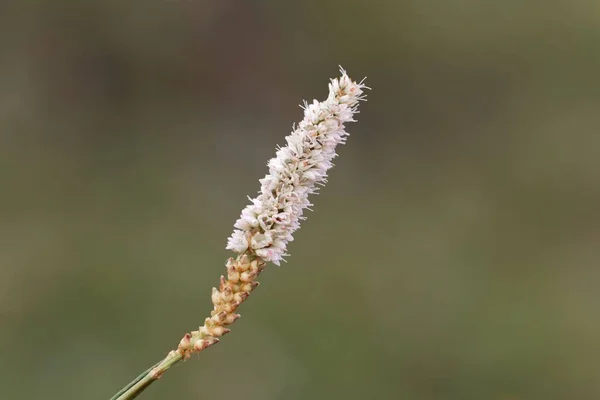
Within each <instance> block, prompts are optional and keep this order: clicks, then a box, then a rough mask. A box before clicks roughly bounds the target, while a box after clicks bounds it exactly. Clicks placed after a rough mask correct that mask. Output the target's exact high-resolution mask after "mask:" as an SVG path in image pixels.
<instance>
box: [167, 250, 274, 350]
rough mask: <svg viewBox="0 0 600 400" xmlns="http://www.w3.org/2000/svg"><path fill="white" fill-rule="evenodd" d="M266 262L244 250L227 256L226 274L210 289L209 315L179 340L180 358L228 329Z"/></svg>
mask: <svg viewBox="0 0 600 400" xmlns="http://www.w3.org/2000/svg"><path fill="white" fill-rule="evenodd" d="M265 266H266V263H265V261H263V260H262V259H260V258H256V257H254V256H252V255H249V254H247V253H244V254H241V255H240V256H238V257H237V258H235V259H234V258H230V259H229V260H227V264H226V267H227V276H221V280H220V282H219V287H218V288H213V290H212V296H211V299H212V303H213V310H212V312H211V313H210V317H208V318H206V319H205V320H204V325H202V326H201V327H200V328H199V329H198V330H197V331H193V332H191V333H186V334H185V336H184V337H183V338H182V339H181V342H180V343H179V346H178V348H177V352H178V353H179V354H181V356H182V358H184V359H186V358H189V357H190V356H191V355H192V354H193V353H197V352H200V351H202V350H204V349H206V348H207V347H210V346H212V345H213V344H216V343H218V342H219V338H220V337H221V336H223V335H225V334H227V333H229V332H230V329H229V328H228V326H229V325H231V324H232V323H233V322H235V321H236V320H237V319H238V318H239V317H240V315H239V314H236V313H235V311H236V309H237V308H238V307H239V306H240V304H242V303H243V302H244V301H245V300H246V299H247V298H248V296H250V293H251V292H252V291H253V290H254V289H256V287H257V286H258V285H259V283H258V282H257V281H256V278H257V277H258V275H260V273H261V272H262V270H263V269H264V268H265Z"/></svg>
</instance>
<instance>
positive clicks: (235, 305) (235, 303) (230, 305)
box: [223, 301, 240, 313]
mask: <svg viewBox="0 0 600 400" xmlns="http://www.w3.org/2000/svg"><path fill="white" fill-rule="evenodd" d="M239 305H240V302H238V301H232V302H231V303H227V304H225V305H224V306H223V309H224V310H225V312H227V313H232V312H234V311H235V309H236V308H238V306H239Z"/></svg>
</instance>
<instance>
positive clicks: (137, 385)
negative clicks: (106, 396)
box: [110, 351, 183, 400]
mask: <svg viewBox="0 0 600 400" xmlns="http://www.w3.org/2000/svg"><path fill="white" fill-rule="evenodd" d="M182 359H183V357H182V356H181V354H180V353H179V352H176V351H172V352H171V353H169V355H168V356H167V357H165V359H164V360H162V361H160V362H158V363H157V364H155V365H153V366H152V367H150V368H148V369H147V370H146V371H144V372H143V373H141V374H140V375H139V376H138V377H137V378H135V379H134V380H133V381H131V382H129V383H128V384H127V386H125V387H124V388H123V389H121V390H120V391H119V392H117V394H115V395H114V396H113V397H111V399H110V400H130V399H133V398H135V397H137V396H138V395H139V394H140V393H142V392H143V391H144V390H145V389H146V388H147V387H148V386H150V385H151V384H152V383H153V382H154V381H156V380H157V379H158V378H160V377H161V376H162V374H164V373H165V371H166V370H168V369H169V368H171V367H172V366H173V365H175V364H177V363H178V362H179V361H181V360H182Z"/></svg>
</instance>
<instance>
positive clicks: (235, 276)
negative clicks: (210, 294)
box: [227, 270, 240, 283]
mask: <svg viewBox="0 0 600 400" xmlns="http://www.w3.org/2000/svg"><path fill="white" fill-rule="evenodd" d="M227 278H228V279H229V282H231V283H237V282H238V281H239V280H240V273H239V272H237V271H236V270H233V271H231V272H229V273H228V274H227Z"/></svg>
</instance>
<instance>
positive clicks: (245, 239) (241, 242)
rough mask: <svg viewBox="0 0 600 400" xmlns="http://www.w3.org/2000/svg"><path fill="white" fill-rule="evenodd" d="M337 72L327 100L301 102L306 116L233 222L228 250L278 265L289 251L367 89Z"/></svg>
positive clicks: (343, 73) (325, 179)
mask: <svg viewBox="0 0 600 400" xmlns="http://www.w3.org/2000/svg"><path fill="white" fill-rule="evenodd" d="M341 73H342V76H341V77H340V78H337V79H332V80H331V83H330V84H329V96H328V97H327V100H325V101H323V102H318V101H317V100H314V101H313V103H311V104H308V103H305V104H304V107H303V108H304V119H303V120H302V121H301V122H300V123H299V124H298V126H297V127H295V128H294V130H293V131H292V133H291V134H290V135H288V136H287V137H286V138H285V141H286V143H287V144H286V146H284V147H281V148H280V149H279V150H277V152H276V156H275V158H273V159H271V160H270V161H269V162H268V163H267V166H268V168H269V173H268V174H267V175H266V176H265V177H264V178H263V179H261V180H260V183H261V189H260V192H259V195H258V196H257V197H256V198H254V199H251V204H249V205H248V206H247V207H246V208H245V209H244V210H243V211H242V214H241V216H240V218H239V219H238V220H237V221H236V223H235V224H234V227H235V228H236V229H235V230H234V232H233V234H232V235H231V236H230V237H229V239H228V241H227V249H230V250H232V251H234V252H236V253H239V254H242V253H246V252H250V253H252V254H254V255H256V256H257V257H259V258H261V259H262V260H263V261H266V262H268V261H270V262H273V263H274V264H276V265H279V264H280V263H281V261H282V260H283V257H284V256H286V255H287V253H286V251H287V244H288V243H289V242H291V241H292V240H293V237H292V234H293V233H294V232H295V231H296V230H297V229H298V228H300V221H301V220H302V219H304V218H303V216H302V215H303V212H304V210H305V209H307V208H309V207H310V206H311V204H310V202H309V201H308V196H309V195H310V194H312V193H316V192H317V187H318V186H322V185H323V184H325V183H326V181H327V171H328V170H329V169H330V168H331V167H332V166H333V164H332V160H333V159H334V158H335V157H336V152H335V148H336V146H337V145H338V144H341V143H344V142H345V140H346V136H348V133H347V132H346V131H345V127H344V124H345V123H347V122H353V121H354V119H353V116H354V114H356V113H357V112H358V111H357V107H358V102H359V101H360V100H364V99H365V96H364V93H363V90H364V89H366V88H367V87H366V86H365V85H363V84H362V82H360V83H357V82H354V81H352V80H351V79H350V78H349V77H348V75H347V74H346V71H344V70H343V69H341Z"/></svg>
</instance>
